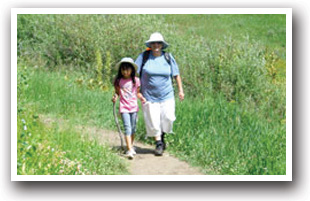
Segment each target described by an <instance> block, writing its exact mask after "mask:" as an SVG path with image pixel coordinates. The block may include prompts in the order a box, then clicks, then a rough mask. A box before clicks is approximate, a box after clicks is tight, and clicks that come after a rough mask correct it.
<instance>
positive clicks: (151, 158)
mask: <svg viewBox="0 0 310 201" xmlns="http://www.w3.org/2000/svg"><path fill="white" fill-rule="evenodd" d="M43 119H44V122H45V123H47V124H49V123H51V122H54V120H52V119H50V118H43ZM60 122H61V123H60V124H63V123H64V122H63V121H60ZM60 126H61V125H60ZM77 130H79V132H81V133H88V134H89V135H90V136H93V137H95V138H97V139H98V140H99V143H102V144H106V145H108V146H110V147H112V148H117V149H119V148H120V139H119V134H118V133H117V132H115V131H110V130H103V129H99V128H97V127H84V126H78V127H77ZM124 143H125V141H124ZM124 146H125V145H124ZM135 147H136V152H137V155H136V156H135V158H134V159H133V160H128V159H127V158H126V157H125V156H123V157H124V159H125V160H128V161H129V164H130V170H129V172H130V174H131V175H203V173H201V172H200V171H199V169H198V168H194V167H191V166H190V165H189V164H188V163H186V162H184V161H180V160H179V159H177V158H175V157H173V156H171V155H170V154H169V153H168V152H167V151H166V152H165V153H164V155H163V156H155V155H154V147H153V146H150V145H147V144H143V143H140V142H137V141H135Z"/></svg>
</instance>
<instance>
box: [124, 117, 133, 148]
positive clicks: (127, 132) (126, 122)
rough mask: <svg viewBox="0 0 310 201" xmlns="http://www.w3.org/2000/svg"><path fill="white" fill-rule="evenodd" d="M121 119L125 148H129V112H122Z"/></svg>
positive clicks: (130, 143)
mask: <svg viewBox="0 0 310 201" xmlns="http://www.w3.org/2000/svg"><path fill="white" fill-rule="evenodd" d="M122 119H123V124H124V129H125V133H124V134H125V141H126V145H127V150H130V149H131V146H132V141H131V136H130V135H131V130H132V129H131V120H130V114H129V113H122Z"/></svg>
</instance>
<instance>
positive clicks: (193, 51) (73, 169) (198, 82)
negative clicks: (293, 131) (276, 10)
mask: <svg viewBox="0 0 310 201" xmlns="http://www.w3.org/2000/svg"><path fill="white" fill-rule="evenodd" d="M150 21H151V22H152V23H149V22H150ZM285 30H286V29H285V15H18V44H17V48H18V75H17V77H18V114H17V116H18V142H17V143H18V167H17V169H18V174H126V171H127V170H126V164H125V163H124V161H122V160H120V159H119V158H118V156H117V155H116V154H115V153H114V151H113V150H111V149H110V148H109V147H107V146H104V145H100V144H99V143H98V142H96V140H95V141H91V140H87V138H85V137H83V135H81V134H80V133H78V131H76V130H75V129H74V127H75V126H76V125H89V126H96V127H99V128H105V129H111V130H116V127H115V124H114V119H113V114H112V103H111V97H112V94H113V88H112V85H111V82H112V80H113V77H114V75H115V70H114V69H113V66H114V65H115V64H116V63H117V62H118V61H119V60H120V59H121V58H122V57H125V56H130V57H132V58H136V57H137V56H138V54H139V53H141V52H142V51H143V50H144V49H145V46H144V41H146V40H147V39H148V37H149V35H150V33H152V32H154V31H159V32H161V33H162V34H163V35H164V37H165V39H166V41H168V43H169V44H171V46H170V47H169V48H168V49H167V51H169V52H171V53H172V54H173V55H174V57H175V58H176V60H177V62H178V64H179V68H180V72H181V75H182V79H183V84H184V90H185V95H186V98H185V100H184V101H183V102H180V101H178V100H177V101H176V116H177V120H176V122H175V125H174V133H175V134H172V135H169V136H168V143H169V146H168V151H169V152H170V153H172V154H174V155H175V156H177V157H179V158H180V159H182V160H186V161H188V162H189V163H191V164H192V165H193V166H198V167H201V168H202V169H203V171H204V172H205V173H206V174H219V175H224V174H229V175H265V174H266V175H284V174H286V121H285V119H286V107H285V103H286V102H285V101H286V94H285V67H286V66H285V57H286V55H285ZM41 115H46V116H50V117H53V118H57V119H65V120H66V121H67V122H69V123H68V125H67V126H66V127H67V128H65V129H61V128H59V126H57V125H56V124H55V125H53V126H52V127H48V126H47V125H45V124H44V123H43V119H41V118H40V116H41ZM139 118H140V121H139V122H138V131H137V139H139V140H141V141H144V142H146V143H152V141H150V140H149V139H144V135H145V128H144V124H143V121H142V115H141V113H140V114H139ZM25 126H26V127H25ZM25 128H26V130H25ZM29 133H30V135H29ZM65 136H66V137H65ZM52 149H53V151H51V150H52ZM46 156H49V157H46ZM89 158H92V160H91V161H90V160H89ZM64 161H73V162H71V163H70V162H66V163H65V164H64ZM55 164H58V165H55ZM67 164H71V165H70V167H69V166H68V165H67ZM66 165H67V166H66ZM81 167H83V168H84V169H81ZM77 170H78V171H77Z"/></svg>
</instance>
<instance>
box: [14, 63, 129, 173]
mask: <svg viewBox="0 0 310 201" xmlns="http://www.w3.org/2000/svg"><path fill="white" fill-rule="evenodd" d="M18 74H19V76H18V82H19V85H18V86H19V93H18V100H19V101H18V102H19V104H18V114H17V117H18V118H17V125H18V128H17V130H18V132H17V139H18V142H17V147H18V150H17V153H18V156H17V164H18V165H17V173H18V174H20V175H25V174H27V175H115V174H117V175H119V174H128V169H127V168H128V164H126V163H125V161H124V160H122V159H121V158H119V157H118V155H116V154H115V153H114V152H113V151H112V150H111V149H110V148H109V147H108V146H106V145H103V144H101V143H99V142H98V141H97V139H96V137H93V136H92V138H93V140H91V139H90V137H91V136H90V134H88V133H81V132H79V131H78V130H77V129H76V128H75V127H76V126H77V125H81V124H82V122H81V121H83V118H88V119H90V117H87V115H85V114H87V113H88V112H86V111H85V110H83V111H82V110H81V108H80V106H81V104H84V107H83V108H84V109H87V108H89V106H94V105H96V103H92V104H90V105H88V106H87V105H86V106H85V102H83V103H80V101H79V100H76V98H79V91H78V89H76V90H72V88H70V87H68V88H66V87H64V86H66V84H68V83H66V82H65V81H64V80H62V79H61V78H60V77H59V74H55V75H54V74H47V73H42V72H33V71H30V72H29V70H25V69H22V68H19V73H18ZM55 83H56V84H55ZM33 87H35V89H34V88H33ZM68 92H69V93H68ZM90 96H91V95H90V94H89V93H88V92H87V91H86V95H85V96H83V98H85V97H90ZM98 96H100V95H99V94H98ZM92 97H93V96H92ZM90 99H91V98H89V99H87V100H85V101H89V100H90ZM77 108H79V109H77ZM94 109H97V108H94ZM78 114H82V115H81V116H79V115H78ZM100 114H101V113H100ZM100 114H98V115H100ZM44 115H49V116H52V117H53V118H52V119H53V121H54V122H53V123H51V125H48V124H46V123H43V122H44V121H45V118H42V116H44ZM74 115H77V117H76V118H74ZM62 118H63V120H62ZM68 119H70V121H66V122H59V121H65V120H68ZM92 119H95V118H92ZM100 120H103V119H100ZM101 123H102V124H104V125H106V123H107V124H108V122H104V121H101ZM60 125H63V126H60ZM82 125H83V124H82ZM84 125H85V124H84Z"/></svg>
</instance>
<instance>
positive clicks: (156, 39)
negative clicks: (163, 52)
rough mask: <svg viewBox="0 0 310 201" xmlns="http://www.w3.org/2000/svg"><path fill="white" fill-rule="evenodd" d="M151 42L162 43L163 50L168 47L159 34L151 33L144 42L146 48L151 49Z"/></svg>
mask: <svg viewBox="0 0 310 201" xmlns="http://www.w3.org/2000/svg"><path fill="white" fill-rule="evenodd" d="M152 42H162V43H163V49H165V48H167V47H168V46H169V44H168V43H167V42H166V41H165V40H164V37H163V36H162V35H161V33H159V32H155V33H152V34H151V36H150V39H149V40H148V41H146V42H145V45H146V46H147V47H151V43H152Z"/></svg>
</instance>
